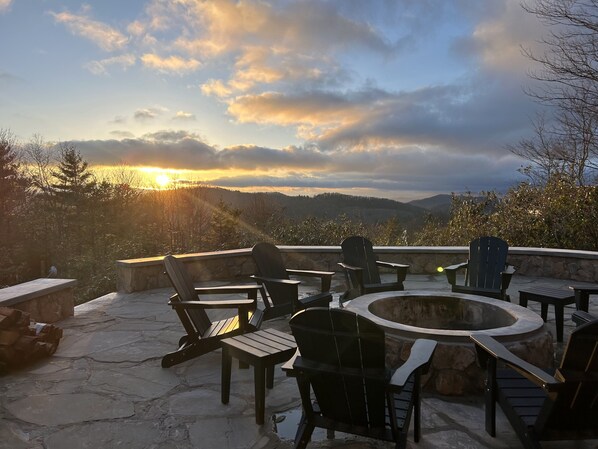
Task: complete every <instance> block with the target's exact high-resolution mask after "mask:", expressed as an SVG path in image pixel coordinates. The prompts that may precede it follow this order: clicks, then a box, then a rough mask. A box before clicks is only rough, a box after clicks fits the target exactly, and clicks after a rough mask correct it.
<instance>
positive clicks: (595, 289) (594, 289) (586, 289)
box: [569, 285, 598, 295]
mask: <svg viewBox="0 0 598 449" xmlns="http://www.w3.org/2000/svg"><path fill="white" fill-rule="evenodd" d="M569 288H570V289H571V290H575V291H580V292H583V293H589V294H590V295H595V294H597V293H598V285H570V286H569Z"/></svg>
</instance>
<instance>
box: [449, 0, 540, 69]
mask: <svg viewBox="0 0 598 449" xmlns="http://www.w3.org/2000/svg"><path fill="white" fill-rule="evenodd" d="M544 33H546V27H545V25H544V24H542V23H541V22H540V20H539V19H538V18H537V17H535V16H534V15H533V14H528V13H526V12H525V11H523V9H522V7H521V1H520V0H504V1H503V2H502V3H497V4H495V5H494V7H493V8H492V12H491V13H489V14H488V15H487V16H486V17H484V18H482V19H481V20H480V21H479V22H478V23H477V24H476V26H475V28H474V30H473V33H472V34H471V35H470V36H467V37H464V38H461V39H459V40H457V41H456V42H455V44H454V49H455V51H456V52H457V54H464V55H469V56H475V57H476V58H479V60H480V61H481V63H482V65H483V67H485V68H486V69H489V70H499V71H505V72H511V73H515V74H519V75H520V76H525V74H526V72H527V70H528V69H529V68H530V66H531V65H532V64H533V63H532V62H531V61H530V59H529V58H526V57H525V56H524V55H523V52H522V50H523V49H532V50H537V49H539V48H540V47H541V45H542V44H541V43H540V41H541V38H542V36H543V34H544Z"/></svg>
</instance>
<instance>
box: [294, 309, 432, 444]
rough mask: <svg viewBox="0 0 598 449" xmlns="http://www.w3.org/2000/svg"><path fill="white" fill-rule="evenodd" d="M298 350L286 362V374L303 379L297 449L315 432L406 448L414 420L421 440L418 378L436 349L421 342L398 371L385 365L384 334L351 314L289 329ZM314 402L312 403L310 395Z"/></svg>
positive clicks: (336, 312)
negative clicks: (343, 433)
mask: <svg viewBox="0 0 598 449" xmlns="http://www.w3.org/2000/svg"><path fill="white" fill-rule="evenodd" d="M289 324H290V327H291V330H292V332H293V336H294V337H295V340H296V342H297V347H298V351H297V354H296V355H295V358H294V359H291V361H289V362H287V364H286V365H285V367H283V368H284V369H285V371H287V375H289V376H294V377H296V379H297V385H298V387H299V393H300V395H301V403H302V407H303V415H302V417H301V421H300V423H299V427H298V430H297V434H296V437H295V448H304V447H306V446H307V443H308V442H309V440H310V438H311V435H312V432H313V430H314V428H315V427H320V428H325V429H328V435H329V437H331V438H333V435H334V431H340V432H345V433H351V434H355V435H361V436H366V437H371V438H376V439H381V440H386V441H393V442H395V447H396V448H404V447H406V444H407V433H408V431H409V423H410V420H411V414H412V413H413V414H414V440H415V441H419V438H420V434H421V427H420V416H421V415H420V407H421V401H420V397H421V396H420V393H421V388H420V385H421V384H420V376H421V375H422V374H424V373H425V372H426V371H427V369H428V367H429V365H430V361H431V358H432V355H433V353H434V350H435V348H436V342H435V341H432V340H423V339H419V340H416V342H415V343H414V345H413V347H412V348H411V355H410V357H409V359H408V360H407V361H406V362H405V363H404V364H403V365H402V366H401V367H399V368H398V369H397V370H396V371H394V372H393V371H391V370H389V369H387V368H386V366H385V361H384V359H385V342H384V330H382V328H381V327H380V326H378V325H377V324H376V323H374V322H372V321H370V320H368V319H367V318H364V317H362V316H360V315H357V314H356V313H354V312H351V311H348V310H346V309H325V308H320V307H316V308H311V309H307V310H304V311H301V312H299V313H297V314H295V315H294V316H293V317H292V318H291V320H290V322H289ZM311 392H313V396H314V397H315V401H314V402H312V395H311Z"/></svg>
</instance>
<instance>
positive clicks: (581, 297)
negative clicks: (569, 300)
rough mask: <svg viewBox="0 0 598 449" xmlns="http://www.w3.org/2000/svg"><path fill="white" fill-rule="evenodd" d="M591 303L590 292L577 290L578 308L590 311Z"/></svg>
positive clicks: (576, 302) (576, 300)
mask: <svg viewBox="0 0 598 449" xmlns="http://www.w3.org/2000/svg"><path fill="white" fill-rule="evenodd" d="M589 305H590V294H589V293H587V292H583V291H579V290H575V306H576V307H577V310H583V311H584V312H587V311H588V307H589Z"/></svg>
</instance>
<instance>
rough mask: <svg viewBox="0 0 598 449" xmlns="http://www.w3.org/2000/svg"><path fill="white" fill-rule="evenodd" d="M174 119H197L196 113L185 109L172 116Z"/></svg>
mask: <svg viewBox="0 0 598 449" xmlns="http://www.w3.org/2000/svg"><path fill="white" fill-rule="evenodd" d="M172 119H173V120H181V121H194V120H196V117H195V114H193V113H191V112H185V111H177V113H176V114H175V116H174V117H173V118H172Z"/></svg>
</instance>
